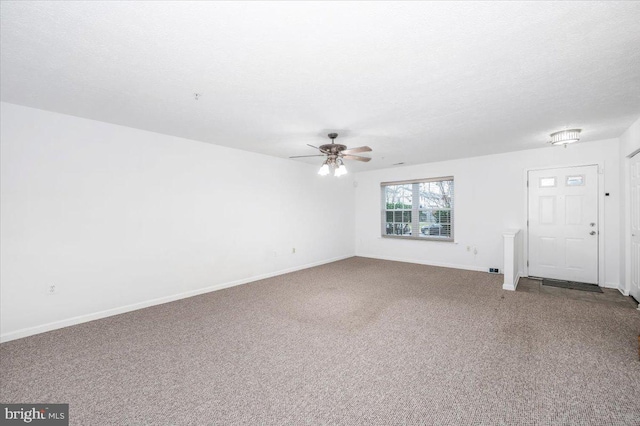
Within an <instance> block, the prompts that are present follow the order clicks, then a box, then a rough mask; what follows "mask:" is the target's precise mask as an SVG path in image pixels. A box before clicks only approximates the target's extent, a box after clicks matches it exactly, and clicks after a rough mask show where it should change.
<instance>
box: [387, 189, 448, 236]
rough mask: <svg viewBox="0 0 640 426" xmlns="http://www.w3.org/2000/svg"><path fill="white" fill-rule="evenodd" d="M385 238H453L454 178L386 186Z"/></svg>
mask: <svg viewBox="0 0 640 426" xmlns="http://www.w3.org/2000/svg"><path fill="white" fill-rule="evenodd" d="M383 197H384V204H385V205H384V212H383V215H384V217H383V221H384V224H383V226H384V231H383V235H386V236H405V237H414V238H434V239H448V240H450V239H452V235H453V233H452V231H453V229H452V218H453V178H442V179H425V180H424V181H416V182H411V183H403V182H398V183H389V184H384V185H383Z"/></svg>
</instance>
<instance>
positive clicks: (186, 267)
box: [0, 103, 354, 340]
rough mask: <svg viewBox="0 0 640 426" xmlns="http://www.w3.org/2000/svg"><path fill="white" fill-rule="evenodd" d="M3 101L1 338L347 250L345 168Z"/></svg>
mask: <svg viewBox="0 0 640 426" xmlns="http://www.w3.org/2000/svg"><path fill="white" fill-rule="evenodd" d="M1 107H2V109H1V123H0V124H1V155H2V163H1V167H2V168H1V171H2V176H1V177H2V179H1V190H2V199H1V209H2V210H1V265H2V269H1V278H0V279H1V283H2V285H1V287H0V298H1V305H0V308H1V309H0V310H1V317H0V324H1V328H0V333H1V338H2V340H10V339H13V338H18V337H22V336H25V335H29V334H33V333H36V332H41V331H46V330H48V329H53V328H58V327H60V326H65V325H69V324H73V323H76V322H81V321H85V320H89V319H94V318H99V317H102V316H106V315H111V314H114V313H118V312H122V311H126V310H130V309H134V308H139V307H143V306H147V305H150V304H154V303H159V302H163V301H168V300H172V299H175V298H179V297H183V296H185V295H190V294H198V293H201V292H204V291H208V290H212V289H215V288H220V287H224V286H227V285H230V284H236V283H241V282H247V281H251V280H253V279H256V278H260V277H265V276H269V275H274V274H276V273H279V272H284V271H289V270H293V269H299V268H301V267H304V266H308V265H312V264H317V263H322V262H326V261H330V260H333V259H336V258H342V257H348V256H353V254H354V231H353V227H352V221H351V218H352V217H353V214H354V213H353V198H354V197H353V194H354V188H353V184H352V178H351V177H350V176H349V175H347V176H346V177H342V178H340V179H335V178H328V177H327V178H322V177H319V176H318V175H317V174H316V171H317V170H316V169H317V167H316V166H312V165H308V164H303V163H299V162H295V161H292V160H284V159H278V158H274V157H268V156H264V155H259V154H254V153H249V152H244V151H239V150H234V149H229V148H223V147H220V146H215V145H211V144H206V143H202V142H195V141H191V140H186V139H182V138H178V137H172V136H166V135H161V134H156V133H151V132H146V131H142V130H136V129H132V128H128V127H123V126H116V125H112V124H107V123H103V122H98V121H92V120H86V119H81V118H76V117H72V116H67V115H62V114H57V113H52V112H47V111H42V110H36V109H32V108H26V107H22V106H17V105H12V104H7V103H2V104H1ZM345 218H348V220H345ZM329 230H330V231H329ZM294 247H295V248H296V254H292V253H291V252H292V248H294ZM50 284H55V285H56V286H57V289H58V293H57V294H55V295H53V296H51V295H47V294H46V290H47V286H48V285H50Z"/></svg>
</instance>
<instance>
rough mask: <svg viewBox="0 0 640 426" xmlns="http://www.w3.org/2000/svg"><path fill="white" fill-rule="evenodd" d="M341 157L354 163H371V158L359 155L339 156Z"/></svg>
mask: <svg viewBox="0 0 640 426" xmlns="http://www.w3.org/2000/svg"><path fill="white" fill-rule="evenodd" d="M342 152H344V151H342ZM341 157H342V158H344V159H345V160H356V161H364V162H367V161H371V158H369V157H360V156H359V155H341Z"/></svg>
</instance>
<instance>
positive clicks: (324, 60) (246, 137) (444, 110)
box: [0, 1, 640, 170]
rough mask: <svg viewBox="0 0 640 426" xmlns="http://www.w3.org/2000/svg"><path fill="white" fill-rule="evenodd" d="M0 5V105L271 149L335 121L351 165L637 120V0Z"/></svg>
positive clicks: (609, 133) (304, 139)
mask: <svg viewBox="0 0 640 426" xmlns="http://www.w3.org/2000/svg"><path fill="white" fill-rule="evenodd" d="M0 12H1V19H2V21H1V43H2V44H1V74H2V76H1V78H2V80H1V94H2V100H3V101H6V102H11V103H16V104H21V105H27V106H31V107H35V108H42V109H46V110H51V111H57V112H61V113H65V114H71V115H76V116H80V117H86V118H91V119H95V120H101V121H106V122H110V123H116V124H122V125H126V126H130V127H135V128H140V129H146V130H151V131H155V132H159V133H165V134H169V135H176V136H182V137H186V138H190V139H195V140H199V141H204V142H210V143H214V144H218V145H226V146H229V147H234V148H239V149H243V150H248V151H254V152H259V153H264V154H268V155H274V156H278V157H284V158H286V157H288V156H291V155H305V154H313V153H314V152H313V150H312V149H311V148H308V147H307V146H306V145H305V144H307V143H311V144H314V145H319V144H322V143H324V142H325V141H326V136H325V134H326V133H328V132H329V131H334V130H335V131H338V132H339V133H340V134H341V137H340V138H339V140H338V141H339V142H341V143H344V144H346V145H348V146H359V145H365V144H366V145H369V146H371V147H372V148H373V152H372V153H371V156H372V157H373V160H372V161H371V162H369V163H367V164H360V163H357V164H354V162H351V163H349V164H348V165H349V166H351V167H352V170H371V169H375V168H382V167H390V166H391V165H393V164H394V163H398V162H404V163H406V164H415V163H425V162H430V161H438V160H445V159H452V158H460V157H470V156H476V155H483V154H490V153H498V152H506V151H516V150H522V149H529V148H536V147H541V146H544V143H545V141H546V140H548V134H549V133H551V132H552V131H555V130H559V129H562V128H565V127H569V128H571V127H580V128H583V129H584V131H583V141H590V140H597V139H604V138H610V137H617V136H619V135H620V134H621V133H623V132H624V130H626V128H627V127H628V126H629V125H630V124H631V123H632V122H633V121H634V120H636V119H637V118H638V117H639V116H640V25H638V22H640V2H408V3H400V2H393V3H386V2H372V3H369V2H354V3H351V2H344V3H343V2H325V3H314V2H286V3H279V2H277V3H276V2H274V3H269V2H260V3H258V2H255V3H253V2H251V3H234V2H216V3H213V2H170V1H162V2H99V1H91V2H53V1H52V2H29V1H20V2H8V1H3V2H2V3H1V6H0ZM194 92H198V93H201V94H202V95H201V98H200V100H198V101H196V100H194V98H193V93H194ZM549 149H558V148H551V147H550V148H549ZM291 161H309V162H313V163H318V164H319V163H320V160H319V159H318V158H312V159H308V160H305V159H301V160H291Z"/></svg>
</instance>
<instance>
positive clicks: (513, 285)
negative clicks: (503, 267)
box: [502, 273, 520, 291]
mask: <svg viewBox="0 0 640 426" xmlns="http://www.w3.org/2000/svg"><path fill="white" fill-rule="evenodd" d="M519 280H520V273H518V274H517V275H516V278H515V279H514V280H513V282H512V283H504V284H502V289H503V290H509V291H516V288H517V287H518V281H519Z"/></svg>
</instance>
